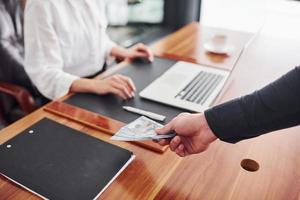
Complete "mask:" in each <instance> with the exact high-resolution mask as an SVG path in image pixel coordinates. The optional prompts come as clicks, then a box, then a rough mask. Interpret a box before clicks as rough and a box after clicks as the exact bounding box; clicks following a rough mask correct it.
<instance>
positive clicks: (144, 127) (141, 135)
mask: <svg viewBox="0 0 300 200" xmlns="http://www.w3.org/2000/svg"><path fill="white" fill-rule="evenodd" d="M162 127H163V125H162V124H159V123H157V122H156V121H153V120H151V119H149V118H147V117H144V116H142V117H140V118H138V119H136V120H134V121H133V122H131V123H129V124H127V125H126V126H124V127H122V128H121V129H120V130H119V131H118V132H117V133H116V134H115V135H114V136H113V137H111V139H112V140H119V141H140V140H159V139H165V138H173V137H174V136H175V135H176V134H175V133H174V132H172V133H169V134H166V135H157V133H156V132H155V129H157V128H162Z"/></svg>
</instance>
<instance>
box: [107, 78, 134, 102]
mask: <svg viewBox="0 0 300 200" xmlns="http://www.w3.org/2000/svg"><path fill="white" fill-rule="evenodd" d="M112 86H113V87H114V88H115V89H117V90H119V91H120V92H122V93H123V94H124V96H125V97H126V98H125V99H129V98H132V92H131V91H130V89H129V88H127V87H126V86H125V84H123V83H119V82H114V83H112Z"/></svg>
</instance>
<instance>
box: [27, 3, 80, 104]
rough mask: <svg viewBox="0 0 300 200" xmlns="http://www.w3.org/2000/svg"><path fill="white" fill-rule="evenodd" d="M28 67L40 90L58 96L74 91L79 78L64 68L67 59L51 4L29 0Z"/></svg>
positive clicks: (52, 96) (51, 97)
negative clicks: (53, 19)
mask: <svg viewBox="0 0 300 200" xmlns="http://www.w3.org/2000/svg"><path fill="white" fill-rule="evenodd" d="M24 33H25V70H26V72H27V73H28V75H29V77H30V79H31V80H32V82H33V83H34V84H35V86H36V87H37V88H38V90H39V91H40V92H41V93H42V94H43V95H44V96H45V97H47V98H49V99H56V98H59V97H61V96H63V95H65V94H67V93H68V92H69V90H70V87H71V85H72V83H73V82H74V80H76V79H78V78H79V77H77V76H74V75H71V74H68V73H65V72H64V71H63V65H64V61H63V58H62V54H61V48H60V45H59V40H58V37H57V34H56V32H55V29H54V27H53V21H52V17H51V5H50V4H49V2H46V1H45V2H44V1H40V0H31V1H28V4H27V6H26V10H25V22H24Z"/></svg>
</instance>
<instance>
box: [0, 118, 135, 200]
mask: <svg viewBox="0 0 300 200" xmlns="http://www.w3.org/2000/svg"><path fill="white" fill-rule="evenodd" d="M133 159H134V155H133V154H132V152H130V151H128V150H126V149H123V148H120V147H118V146H115V145H112V144H109V143H107V142H104V141H101V140H99V139H96V138H93V137H91V136H88V135H86V134H83V133H81V132H79V131H77V130H74V129H71V128H69V127H67V126H64V125H62V124H59V123H57V122H55V121H52V120H50V119H47V118H44V119H42V120H40V121H39V122H37V123H35V124H34V125H33V126H31V127H30V128H28V129H26V130H25V131H23V132H22V133H20V134H18V135H17V136H16V137H14V138H12V139H10V140H9V141H7V142H5V143H4V144H2V145H1V146H0V173H1V174H2V175H3V176H5V177H7V178H8V179H10V180H11V181H13V182H15V183H17V184H19V185H21V186H22V187H24V188H25V189H28V190H30V191H31V192H33V193H35V194H37V195H38V196H40V197H42V198H45V199H58V200H66V199H72V200H77V199H78V200H79V199H80V200H82V199H96V198H98V197H99V196H100V194H101V193H102V192H103V191H104V190H105V189H106V188H107V187H108V186H109V184H110V183H111V182H112V181H113V180H114V179H115V178H116V177H117V176H118V175H119V174H120V173H121V172H122V171H123V170H124V169H125V168H126V166H128V164H129V163H130V162H131V161H132V160H133Z"/></svg>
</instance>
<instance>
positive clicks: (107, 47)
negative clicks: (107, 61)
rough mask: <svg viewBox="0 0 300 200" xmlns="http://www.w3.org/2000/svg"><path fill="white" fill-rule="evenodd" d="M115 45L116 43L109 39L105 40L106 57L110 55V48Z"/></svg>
mask: <svg viewBox="0 0 300 200" xmlns="http://www.w3.org/2000/svg"><path fill="white" fill-rule="evenodd" d="M115 46H117V44H116V43H114V42H113V41H111V40H107V42H106V51H105V56H106V57H107V58H108V57H109V56H110V53H111V51H112V48H113V47H115Z"/></svg>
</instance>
